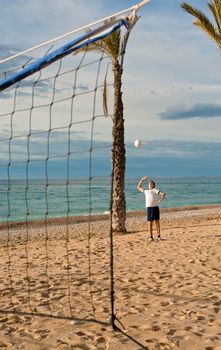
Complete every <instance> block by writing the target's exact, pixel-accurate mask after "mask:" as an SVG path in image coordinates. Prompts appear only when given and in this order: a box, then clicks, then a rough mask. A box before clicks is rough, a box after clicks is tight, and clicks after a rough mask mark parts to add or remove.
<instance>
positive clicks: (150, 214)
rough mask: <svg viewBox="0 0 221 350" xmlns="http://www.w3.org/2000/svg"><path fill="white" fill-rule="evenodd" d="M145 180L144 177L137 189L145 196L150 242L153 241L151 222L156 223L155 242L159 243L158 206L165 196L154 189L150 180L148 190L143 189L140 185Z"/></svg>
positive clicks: (153, 184) (145, 177)
mask: <svg viewBox="0 0 221 350" xmlns="http://www.w3.org/2000/svg"><path fill="white" fill-rule="evenodd" d="M146 179H147V176H144V177H142V178H141V179H140V181H139V183H138V185H137V189H138V190H139V191H140V192H142V193H144V195H145V201H146V208H147V221H149V223H150V238H149V239H150V240H151V241H153V221H155V223H156V229H157V241H160V239H161V237H160V209H159V207H158V204H159V203H160V202H162V200H163V199H164V198H165V196H166V194H165V193H164V192H161V191H159V190H157V189H156V188H155V182H154V181H153V180H150V181H149V182H148V187H149V189H148V190H145V189H143V187H142V184H143V181H145V180H146Z"/></svg>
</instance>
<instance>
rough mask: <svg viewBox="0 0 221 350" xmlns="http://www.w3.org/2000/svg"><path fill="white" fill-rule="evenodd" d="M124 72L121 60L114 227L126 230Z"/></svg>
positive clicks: (116, 70) (117, 66)
mask: <svg viewBox="0 0 221 350" xmlns="http://www.w3.org/2000/svg"><path fill="white" fill-rule="evenodd" d="M122 73H123V69H122V66H121V65H120V64H119V62H117V63H115V64H114V65H113V74H114V116H113V131H112V136H113V148H112V167H113V168H112V173H113V179H112V229H113V230H114V231H118V232H125V231H126V227H125V221H126V201H125V194H124V180H125V165H126V155H125V154H126V152H125V144H124V115H123V110H124V107H123V101H122V91H121V85H122V79H121V78H122Z"/></svg>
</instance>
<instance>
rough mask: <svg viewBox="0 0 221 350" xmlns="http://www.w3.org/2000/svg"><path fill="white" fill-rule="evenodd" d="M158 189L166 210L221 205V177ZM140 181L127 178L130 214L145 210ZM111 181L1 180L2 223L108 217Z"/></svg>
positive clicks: (164, 180)
mask: <svg viewBox="0 0 221 350" xmlns="http://www.w3.org/2000/svg"><path fill="white" fill-rule="evenodd" d="M154 180H155V182H156V188H157V189H159V190H161V191H163V192H165V193H166V198H165V200H164V201H163V202H162V203H161V207H162V208H173V207H180V206H194V205H209V204H221V176H218V177H159V178H154ZM138 181H139V179H126V181H125V195H126V207H127V211H138V210H144V209H145V201H144V195H143V194H142V193H141V192H139V191H138V190H137V188H136V187H137V183H138ZM110 183H111V180H110V178H109V177H95V178H93V179H91V180H90V181H89V180H88V179H76V180H69V181H68V182H67V181H66V180H51V181H50V182H48V183H47V184H46V183H45V181H44V180H29V181H28V182H27V181H26V180H10V182H9V181H7V180H0V222H1V223H4V222H15V221H26V220H28V221H32V220H39V219H45V218H60V217H65V216H67V215H68V216H85V215H89V214H93V215H96V214H105V213H108V212H109V208H110V190H111V185H110Z"/></svg>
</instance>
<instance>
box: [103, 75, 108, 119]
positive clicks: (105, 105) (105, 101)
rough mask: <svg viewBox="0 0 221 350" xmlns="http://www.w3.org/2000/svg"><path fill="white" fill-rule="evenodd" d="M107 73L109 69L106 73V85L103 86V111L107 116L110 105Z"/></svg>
mask: <svg viewBox="0 0 221 350" xmlns="http://www.w3.org/2000/svg"><path fill="white" fill-rule="evenodd" d="M107 73H108V70H107V71H106V73H105V76H104V87H103V111H104V115H105V117H107V116H108V105H107V97H108V96H107Z"/></svg>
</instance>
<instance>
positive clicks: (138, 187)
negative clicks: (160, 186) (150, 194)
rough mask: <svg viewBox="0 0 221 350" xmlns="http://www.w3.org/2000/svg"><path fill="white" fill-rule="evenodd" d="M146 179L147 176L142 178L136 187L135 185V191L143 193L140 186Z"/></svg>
mask: <svg viewBox="0 0 221 350" xmlns="http://www.w3.org/2000/svg"><path fill="white" fill-rule="evenodd" d="M146 179H147V176H143V177H142V178H141V179H140V181H139V182H138V185H137V189H138V190H139V191H140V192H144V189H143V187H142V184H143V182H144V181H145V180H146Z"/></svg>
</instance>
